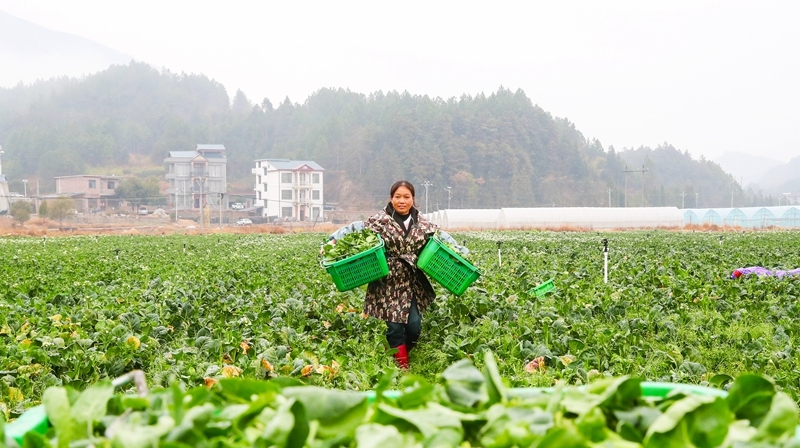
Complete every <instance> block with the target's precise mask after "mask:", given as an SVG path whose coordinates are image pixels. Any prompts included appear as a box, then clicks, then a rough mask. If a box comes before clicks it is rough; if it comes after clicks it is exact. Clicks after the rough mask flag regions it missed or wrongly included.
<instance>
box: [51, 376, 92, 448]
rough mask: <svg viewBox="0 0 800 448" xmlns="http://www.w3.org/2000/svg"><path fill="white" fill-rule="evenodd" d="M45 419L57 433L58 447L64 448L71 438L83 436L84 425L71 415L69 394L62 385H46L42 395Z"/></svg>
mask: <svg viewBox="0 0 800 448" xmlns="http://www.w3.org/2000/svg"><path fill="white" fill-rule="evenodd" d="M42 402H43V404H44V408H45V412H46V413H47V419H48V420H50V424H52V425H53V427H54V428H55V429H56V433H57V434H58V447H59V448H66V447H68V446H69V443H70V442H71V441H73V440H76V439H79V438H84V437H86V436H87V435H88V434H86V425H85V424H83V425H81V424H78V423H77V422H76V421H75V419H74V418H73V417H72V407H71V406H70V404H69V395H68V394H67V389H66V388H64V387H48V388H47V390H45V391H44V395H43V396H42Z"/></svg>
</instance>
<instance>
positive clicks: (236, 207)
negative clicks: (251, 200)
mask: <svg viewBox="0 0 800 448" xmlns="http://www.w3.org/2000/svg"><path fill="white" fill-rule="evenodd" d="M231 209H233V210H244V204H242V203H241V202H234V203H233V204H231Z"/></svg>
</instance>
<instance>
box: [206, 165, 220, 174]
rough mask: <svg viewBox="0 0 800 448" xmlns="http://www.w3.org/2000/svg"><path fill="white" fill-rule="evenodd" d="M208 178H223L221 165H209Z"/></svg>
mask: <svg viewBox="0 0 800 448" xmlns="http://www.w3.org/2000/svg"><path fill="white" fill-rule="evenodd" d="M208 177H222V166H220V165H209V166H208Z"/></svg>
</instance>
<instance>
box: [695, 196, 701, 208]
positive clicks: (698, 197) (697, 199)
mask: <svg viewBox="0 0 800 448" xmlns="http://www.w3.org/2000/svg"><path fill="white" fill-rule="evenodd" d="M699 200H700V193H695V194H694V208H700V207H698V205H697V201H699Z"/></svg>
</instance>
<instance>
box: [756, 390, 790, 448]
mask: <svg viewBox="0 0 800 448" xmlns="http://www.w3.org/2000/svg"><path fill="white" fill-rule="evenodd" d="M797 415H798V408H797V403H795V402H794V400H792V399H791V398H790V397H789V396H788V395H786V394H785V393H783V392H778V393H777V394H775V396H774V397H773V399H772V405H771V406H770V408H769V412H768V413H767V415H766V416H765V417H764V419H763V420H762V422H761V424H760V425H759V426H758V432H757V433H756V434H755V437H754V440H762V441H766V442H778V441H780V440H781V439H783V438H785V437H786V436H792V435H793V434H794V432H795V430H796V428H797V423H798V419H797Z"/></svg>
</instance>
